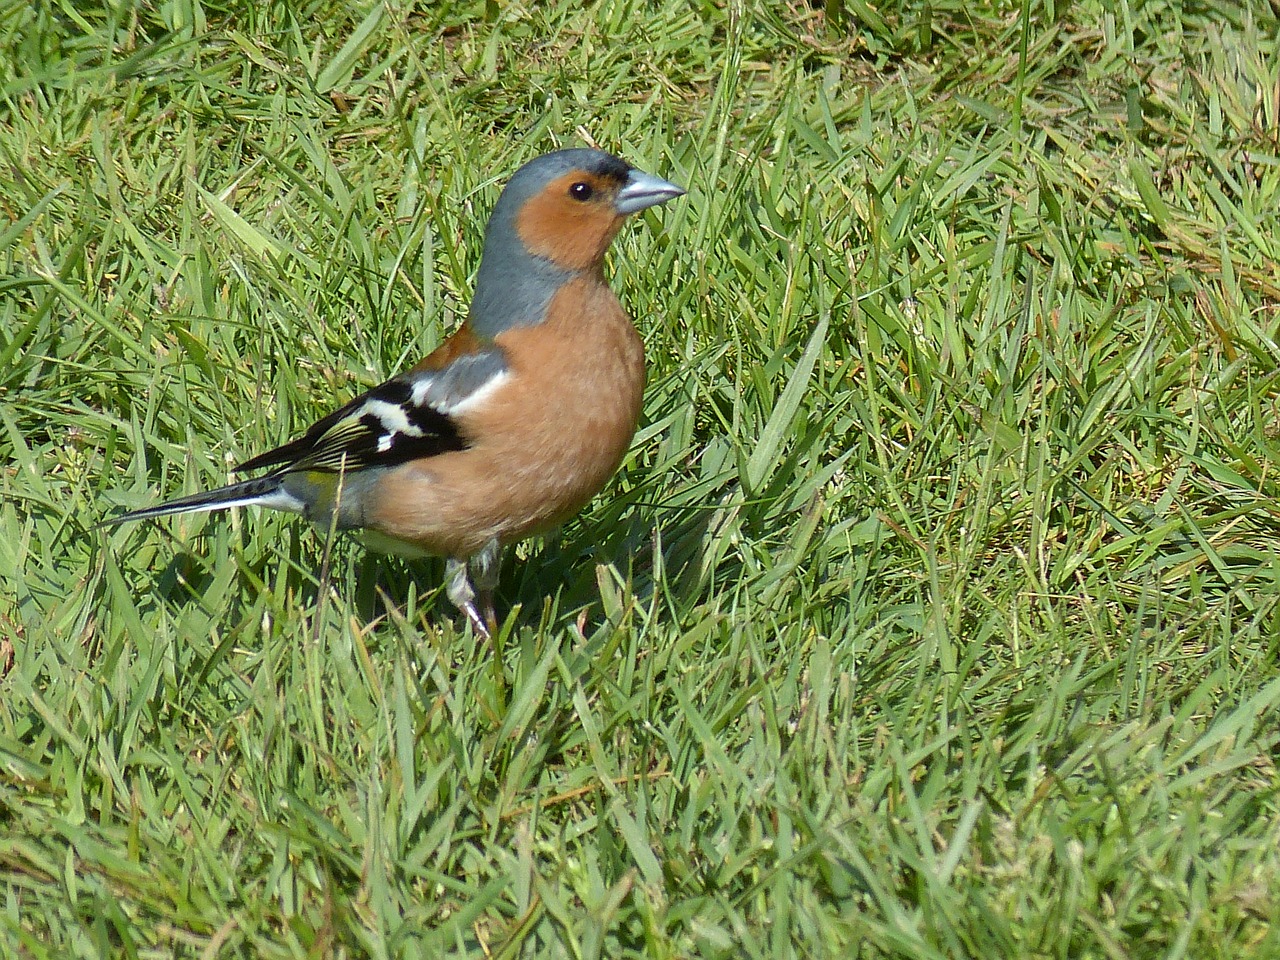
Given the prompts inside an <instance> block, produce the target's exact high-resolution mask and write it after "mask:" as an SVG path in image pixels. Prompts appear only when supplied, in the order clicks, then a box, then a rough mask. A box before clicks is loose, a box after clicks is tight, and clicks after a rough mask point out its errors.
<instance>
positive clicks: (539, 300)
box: [471, 149, 684, 336]
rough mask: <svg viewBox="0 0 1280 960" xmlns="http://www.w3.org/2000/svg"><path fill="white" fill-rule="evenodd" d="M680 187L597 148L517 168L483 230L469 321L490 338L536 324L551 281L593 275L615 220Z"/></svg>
mask: <svg viewBox="0 0 1280 960" xmlns="http://www.w3.org/2000/svg"><path fill="white" fill-rule="evenodd" d="M683 193H684V190H682V189H681V188H680V187H677V186H676V185H675V184H673V183H668V182H667V181H666V180H662V179H660V178H658V177H655V176H653V175H651V174H648V173H644V172H643V171H641V170H637V169H636V168H635V167H633V166H631V165H630V164H628V163H627V162H626V161H624V160H620V159H618V158H617V157H615V156H612V155H611V154H608V153H605V152H604V151H602V150H586V149H578V150H558V151H556V152H555V153H548V154H545V155H544V156H541V157H538V158H537V159H535V160H530V161H529V162H528V163H526V164H525V165H524V166H523V167H521V168H520V169H519V170H517V171H516V172H515V173H514V174H513V175H512V177H511V179H510V180H509V181H508V182H507V185H506V188H505V189H504V190H503V191H502V196H500V197H499V198H498V203H497V205H496V206H495V207H494V208H493V215H492V216H491V217H490V218H489V226H488V228H487V229H486V230H485V241H484V255H483V257H482V258H481V262H480V274H479V276H478V277H477V279H476V295H475V299H474V300H473V302H472V306H471V321H472V325H473V327H474V328H475V329H476V331H477V332H479V333H482V334H485V335H489V336H492V335H494V334H496V333H498V332H501V331H502V330H505V329H509V328H510V327H515V326H527V325H530V324H534V323H538V322H539V321H540V320H541V319H542V317H543V313H544V311H545V308H546V305H547V303H549V302H550V298H551V296H552V294H553V293H554V292H555V290H556V289H558V288H559V286H560V285H561V284H563V283H565V282H566V281H568V280H570V279H572V278H573V277H576V276H582V275H583V274H586V273H595V274H597V275H598V274H599V272H600V265H601V263H602V261H603V259H604V254H605V251H606V250H607V249H608V248H609V244H610V243H611V242H612V240H613V238H614V237H615V236H616V235H617V233H618V230H619V228H620V227H621V226H622V222H623V220H625V219H626V218H627V217H628V216H630V215H631V214H633V213H639V212H640V211H641V210H645V209H647V208H649V207H653V206H657V205H658V204H660V203H665V202H666V201H668V200H670V199H672V198H674V197H678V196H680V195H682V194H683Z"/></svg>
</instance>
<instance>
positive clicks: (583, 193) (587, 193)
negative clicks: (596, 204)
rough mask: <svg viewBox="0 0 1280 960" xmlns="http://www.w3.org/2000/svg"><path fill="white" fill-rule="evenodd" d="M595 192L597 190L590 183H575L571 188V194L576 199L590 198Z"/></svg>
mask: <svg viewBox="0 0 1280 960" xmlns="http://www.w3.org/2000/svg"><path fill="white" fill-rule="evenodd" d="M593 193H595V191H594V190H592V189H591V184H589V183H575V184H574V185H573V186H572V187H570V188H569V196H571V197H573V199H575V200H590V199H591V195H592V194H593Z"/></svg>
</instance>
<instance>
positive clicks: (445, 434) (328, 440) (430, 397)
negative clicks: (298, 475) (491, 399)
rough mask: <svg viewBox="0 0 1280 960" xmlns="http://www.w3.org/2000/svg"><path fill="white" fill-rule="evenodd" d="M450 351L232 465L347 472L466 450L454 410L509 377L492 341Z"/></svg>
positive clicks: (472, 401) (501, 357)
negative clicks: (271, 447)
mask: <svg viewBox="0 0 1280 960" xmlns="http://www.w3.org/2000/svg"><path fill="white" fill-rule="evenodd" d="M451 354H452V355H451V356H450V357H449V359H448V362H447V363H445V364H443V365H441V366H438V367H436V368H434V369H432V368H429V367H427V366H426V365H425V364H420V365H419V366H418V367H415V368H414V369H413V370H412V371H410V372H409V373H405V374H402V375H400V376H398V377H393V378H392V379H390V380H388V381H387V382H386V383H383V384H381V385H380V386H377V387H374V388H373V389H372V390H370V391H369V392H368V393H366V394H364V395H362V396H359V397H356V398H355V399H354V400H352V401H351V402H350V403H348V404H347V405H346V406H344V407H342V408H340V409H338V410H335V411H334V412H333V413H331V414H329V415H328V416H327V417H325V418H324V419H323V420H320V421H319V422H317V423H315V424H314V425H313V426H312V427H311V428H310V429H309V430H308V431H307V432H306V433H304V434H303V435H302V436H301V437H299V438H298V439H296V440H293V441H291V442H289V443H286V444H284V445H283V446H280V447H277V448H276V449H274V450H270V451H268V452H267V453H264V454H261V455H259V456H256V457H254V458H253V459H252V460H247V461H245V462H244V463H242V464H240V465H239V466H238V467H236V471H237V472H241V471H248V470H260V469H262V468H263V467H278V468H279V471H280V472H293V471H296V470H319V471H326V472H334V473H337V472H343V471H345V472H350V471H353V470H363V469H366V468H369V467H391V466H395V465H397V464H400V463H404V462H405V461H408V460H417V459H419V458H421V457H432V456H436V455H437V454H441V453H446V452H448V451H450V450H463V449H465V448H466V446H467V438H466V436H465V433H464V431H463V430H462V429H461V427H460V425H459V423H458V420H457V415H458V414H459V413H461V412H462V411H463V410H465V409H466V407H467V406H469V405H470V404H473V403H476V402H479V401H481V400H482V399H483V397H484V396H485V395H487V393H488V392H489V391H490V390H492V389H493V388H495V387H497V386H498V385H499V384H500V383H501V382H502V381H503V380H505V379H506V377H507V375H508V373H507V362H506V356H505V354H504V353H503V351H502V348H501V347H499V346H497V345H495V344H488V345H485V346H477V348H476V349H473V350H470V351H467V352H460V351H458V350H452V351H451Z"/></svg>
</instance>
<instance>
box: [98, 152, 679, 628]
mask: <svg viewBox="0 0 1280 960" xmlns="http://www.w3.org/2000/svg"><path fill="white" fill-rule="evenodd" d="M684 193H685V190H684V189H683V188H681V187H679V186H676V185H675V184H674V183H670V182H668V181H666V180H663V179H661V178H660V177H657V176H654V175H653V174H649V173H645V172H643V171H642V170H639V169H637V168H636V167H634V166H632V165H631V164H630V163H628V162H626V161H625V160H622V159H620V158H619V157H617V156H614V155H612V154H610V153H607V152H605V151H602V150H597V149H591V148H574V149H564V150H557V151H555V152H552V153H547V154H544V155H542V156H539V157H537V158H535V159H533V160H530V161H529V162H528V163H526V164H524V165H523V166H521V167H520V168H519V169H518V170H517V171H516V172H515V173H514V174H512V175H511V177H510V178H509V179H508V181H507V183H506V186H505V187H504V188H503V190H502V192H501V194H500V195H499V197H498V201H497V203H496V204H495V205H494V207H493V211H492V213H491V215H490V217H489V221H488V224H487V226H486V228H485V233H484V248H483V251H482V253H481V257H480V267H479V270H478V272H477V274H476V282H475V289H474V292H473V296H472V300H471V305H470V309H469V311H468V314H467V319H466V321H465V322H464V323H463V325H462V326H461V327H459V328H458V329H457V331H456V332H454V333H453V335H452V336H450V337H449V338H448V339H446V340H445V341H444V342H443V343H442V344H440V345H439V346H438V347H437V348H436V349H435V350H434V351H432V352H431V353H430V354H429V355H428V356H427V357H426V358H425V359H424V360H422V361H421V362H419V363H418V364H416V365H415V366H413V367H412V368H410V369H409V370H407V371H405V372H403V373H400V374H398V375H396V376H393V377H392V378H391V379H389V380H387V381H386V382H385V383H382V384H380V385H379V386H376V387H374V388H373V389H371V390H369V391H367V392H366V393H363V394H361V395H359V396H357V397H355V398H354V399H353V400H351V401H350V402H349V403H347V404H346V405H345V406H341V407H339V408H338V409H337V410H334V411H333V412H332V413H330V414H329V415H328V416H326V417H323V418H322V419H320V420H319V421H317V422H316V423H315V424H313V425H312V426H311V427H310V428H309V429H307V430H306V431H305V432H303V433H302V435H301V436H298V437H297V438H296V439H294V440H291V441H290V442H288V443H285V444H283V445H282V446H279V447H277V448H275V449H273V450H270V451H268V452H266V453H262V454H259V455H258V456H256V457H253V458H251V459H249V460H247V461H245V462H243V463H241V464H239V465H238V466H237V467H235V468H234V471H233V472H235V473H251V472H256V471H260V470H265V471H266V472H265V473H263V474H261V475H260V476H257V477H253V478H250V479H246V480H241V481H239V482H236V483H231V484H228V485H227V486H223V487H219V488H217V489H214V490H210V491H208V492H205V493H197V494H193V495H191V496H185V497H181V498H178V499H174V500H169V501H166V502H163V503H159V504H156V505H154V506H149V507H145V508H143V509H139V510H133V511H130V512H127V513H124V514H121V515H119V516H116V517H113V518H110V519H108V520H106V521H104V523H103V525H104V526H114V525H116V524H119V523H125V522H129V521H135V520H147V519H152V518H155V517H163V516H167V515H171V514H184V513H198V512H207V511H220V510H226V509H229V508H231V507H239V506H256V507H266V508H271V509H275V510H282V511H286V512H288V513H294V514H301V515H302V516H303V517H305V518H307V519H308V520H310V521H312V522H313V523H314V524H316V525H317V526H318V527H321V528H326V529H327V528H337V529H342V530H355V531H362V532H363V534H364V536H365V539H366V543H367V545H368V546H369V547H370V548H372V549H374V550H377V551H381V552H390V553H398V554H403V555H409V556H422V555H435V556H441V557H443V558H444V559H445V593H446V596H447V597H448V599H449V601H450V602H451V603H452V604H453V605H454V606H455V607H456V608H457V609H458V610H459V611H460V612H461V613H463V614H464V615H465V616H466V619H467V621H468V622H469V623H470V624H471V627H472V628H473V631H474V632H475V633H476V634H477V635H479V636H481V637H484V638H486V639H488V638H489V637H490V635H491V633H492V632H493V631H494V630H496V629H497V617H496V614H495V610H494V591H495V589H496V587H497V584H498V572H499V569H500V563H501V555H502V550H503V548H504V547H506V546H508V545H510V544H512V543H515V542H517V541H520V540H523V539H526V538H528V537H531V536H535V535H538V534H542V533H546V532H548V531H549V530H551V529H553V528H555V527H557V526H559V525H560V524H562V523H563V522H564V521H566V520H568V519H569V518H570V517H572V516H573V515H575V514H576V513H578V511H580V510H581V509H582V507H583V506H585V505H586V503H587V502H588V501H589V500H590V499H591V498H592V497H594V496H595V495H596V494H597V493H599V492H600V491H601V490H602V489H603V487H604V486H605V484H606V483H607V482H608V480H609V479H610V478H611V477H612V476H613V474H614V473H615V472H616V471H617V469H618V467H619V465H620V464H621V463H622V459H623V457H624V456H625V455H626V453H627V450H628V449H629V448H630V445H631V441H632V438H633V437H634V435H635V431H636V427H637V425H638V423H639V419H640V413H641V406H642V400H643V393H644V385H645V356H644V346H643V342H642V341H641V339H640V335H639V334H638V333H637V331H636V328H635V326H634V325H633V324H632V322H631V320H630V318H629V317H628V316H627V314H626V312H625V311H624V310H623V308H622V305H621V304H620V303H619V302H618V298H617V297H616V296H615V294H614V292H613V290H612V289H611V288H610V286H609V284H608V281H607V279H606V276H605V271H604V257H605V252H606V251H607V250H608V248H609V246H610V244H611V243H612V241H613V239H614V237H615V236H616V235H617V234H618V232H619V230H620V229H621V227H622V225H623V222H624V221H625V220H626V219H627V218H628V217H629V216H631V215H633V214H636V213H639V212H640V211H642V210H646V209H648V208H650V207H655V206H657V205H659V204H663V203H666V202H667V201H669V200H672V199H674V198H676V197H679V196H682V195H683V194H684Z"/></svg>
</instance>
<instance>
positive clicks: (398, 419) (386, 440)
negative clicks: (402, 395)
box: [360, 400, 423, 453]
mask: <svg viewBox="0 0 1280 960" xmlns="http://www.w3.org/2000/svg"><path fill="white" fill-rule="evenodd" d="M360 415H361V416H364V417H369V416H372V417H376V418H377V419H378V422H379V423H380V424H382V428H383V432H382V434H381V435H379V437H378V452H379V453H386V452H387V451H388V450H390V449H391V444H392V443H394V442H395V438H396V434H398V433H399V434H404V435H405V436H408V437H421V436H423V432H422V428H421V427H417V426H414V425H413V424H412V423H410V422H409V415H408V412H407V411H406V410H405V409H404V407H402V406H400V404H398V403H388V402H387V401H386V400H369V401H367V402H366V403H365V405H364V409H362V410H361V411H360Z"/></svg>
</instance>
